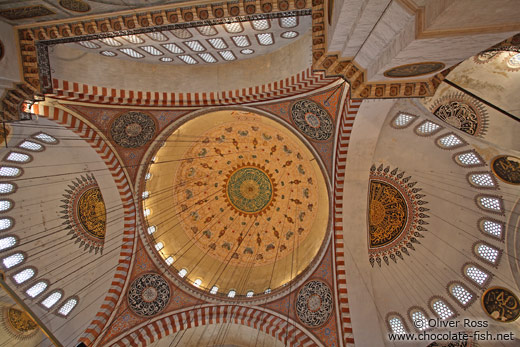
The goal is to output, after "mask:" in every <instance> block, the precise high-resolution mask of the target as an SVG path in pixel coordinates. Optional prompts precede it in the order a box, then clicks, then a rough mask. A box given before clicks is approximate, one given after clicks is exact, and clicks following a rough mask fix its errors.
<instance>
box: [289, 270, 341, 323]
mask: <svg viewBox="0 0 520 347" xmlns="http://www.w3.org/2000/svg"><path fill="white" fill-rule="evenodd" d="M333 306H334V304H333V300H332V291H331V290H330V288H329V286H328V285H327V284H326V283H325V282H322V281H317V280H313V281H309V282H307V283H306V284H305V285H304V286H303V287H302V289H300V292H299V293H298V296H297V297H296V304H295V310H296V314H297V315H298V318H299V319H300V321H301V322H302V323H303V324H305V325H306V326H308V327H311V328H317V327H319V326H321V325H323V324H324V323H325V322H326V321H327V319H328V318H329V317H330V314H331V313H332V308H333Z"/></svg>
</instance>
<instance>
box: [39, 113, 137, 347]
mask: <svg viewBox="0 0 520 347" xmlns="http://www.w3.org/2000/svg"><path fill="white" fill-rule="evenodd" d="M33 112H34V113H35V114H37V115H40V116H43V117H47V118H48V119H50V120H53V121H55V122H56V123H58V124H61V125H63V126H65V127H66V128H67V129H69V130H71V131H73V132H74V133H76V134H77V135H79V136H80V137H81V138H82V139H84V140H85V141H86V142H87V143H89V144H90V146H91V147H92V148H93V149H94V150H95V151H96V152H97V153H98V154H99V155H100V157H101V158H102V159H103V161H104V162H105V164H106V166H107V168H108V170H109V171H110V173H111V175H112V177H113V178H114V181H115V183H116V186H117V189H118V191H119V194H120V196H121V202H122V204H123V209H124V216H125V217H124V230H123V235H124V236H123V244H122V246H121V251H120V253H119V264H118V266H117V268H116V272H115V275H114V278H113V280H112V283H111V285H110V289H109V290H108V294H107V296H106V297H105V300H104V302H103V304H102V305H101V309H100V311H99V312H98V313H97V315H96V317H95V318H94V320H93V321H92V323H91V324H90V326H89V327H88V328H87V329H86V330H85V332H84V334H83V336H82V337H81V338H80V342H84V343H85V344H86V345H87V346H90V345H91V344H92V342H94V341H95V339H96V338H97V337H98V336H99V334H100V332H101V331H102V329H103V327H104V326H105V325H106V323H107V321H108V319H109V317H110V315H111V314H112V312H113V310H114V308H115V307H116V304H117V301H118V299H119V297H120V295H121V293H122V291H123V287H124V284H125V281H126V278H127V275H128V271H129V269H130V261H131V257H132V249H133V247H134V239H135V229H136V228H135V226H136V221H135V218H136V211H135V207H134V202H133V197H132V192H131V190H130V185H129V183H128V181H127V178H126V176H125V173H124V171H123V168H122V167H121V165H120V163H119V161H118V160H117V157H116V156H115V155H114V153H113V152H112V150H111V148H110V146H108V145H107V143H106V142H105V141H104V140H103V139H102V138H101V137H100V136H99V135H98V134H97V132H96V131H95V130H93V129H92V128H90V127H89V126H88V125H87V124H85V123H84V122H82V121H81V120H79V119H78V118H76V117H74V116H73V115H71V114H70V113H68V112H66V111H65V110H62V109H59V108H55V107H52V106H48V105H38V104H36V105H34V106H33Z"/></svg>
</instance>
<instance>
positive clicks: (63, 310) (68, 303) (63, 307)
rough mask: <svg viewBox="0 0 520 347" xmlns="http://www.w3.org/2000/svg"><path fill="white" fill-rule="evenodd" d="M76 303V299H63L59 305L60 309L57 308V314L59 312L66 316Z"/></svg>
mask: <svg viewBox="0 0 520 347" xmlns="http://www.w3.org/2000/svg"><path fill="white" fill-rule="evenodd" d="M77 304H78V299H76V298H70V299H69V300H67V301H65V303H64V304H63V305H61V307H60V309H59V310H58V314H61V315H62V316H65V317H66V316H68V314H69V313H70V311H72V309H73V308H74V307H76V305H77Z"/></svg>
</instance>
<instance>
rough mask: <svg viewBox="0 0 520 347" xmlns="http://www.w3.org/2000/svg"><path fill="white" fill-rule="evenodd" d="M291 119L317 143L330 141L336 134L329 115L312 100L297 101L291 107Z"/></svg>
mask: <svg viewBox="0 0 520 347" xmlns="http://www.w3.org/2000/svg"><path fill="white" fill-rule="evenodd" d="M291 117H292V120H293V122H294V124H295V125H296V127H298V129H300V131H301V132H302V133H303V134H304V135H305V136H307V137H309V138H311V139H313V140H316V141H326V140H330V139H331V138H332V137H333V136H332V135H333V134H334V122H333V120H332V117H331V116H330V115H329V113H328V112H327V111H326V110H325V109H324V108H323V107H321V106H320V105H319V104H318V103H316V102H314V101H312V100H299V101H296V102H295V103H294V104H293V105H292V107H291Z"/></svg>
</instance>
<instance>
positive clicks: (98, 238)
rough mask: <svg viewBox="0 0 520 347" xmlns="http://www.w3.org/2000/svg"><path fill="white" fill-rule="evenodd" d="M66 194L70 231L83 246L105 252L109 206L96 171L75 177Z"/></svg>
mask: <svg viewBox="0 0 520 347" xmlns="http://www.w3.org/2000/svg"><path fill="white" fill-rule="evenodd" d="M68 187H69V189H65V192H66V194H63V197H64V198H65V199H64V200H61V201H62V202H63V203H65V205H62V206H61V208H63V210H62V211H61V213H62V217H61V218H63V219H65V222H63V224H64V225H66V229H68V230H69V232H68V235H71V238H72V239H76V240H75V243H79V247H80V248H81V247H84V250H87V249H89V252H92V251H93V250H94V251H95V253H96V254H97V252H98V251H99V252H101V253H103V245H104V243H105V233H106V209H105V202H104V201H103V195H102V194H101V190H100V189H99V186H98V184H97V182H96V179H95V178H94V175H88V174H87V175H85V176H81V177H79V178H77V179H75V180H73V181H72V184H69V185H68Z"/></svg>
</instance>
